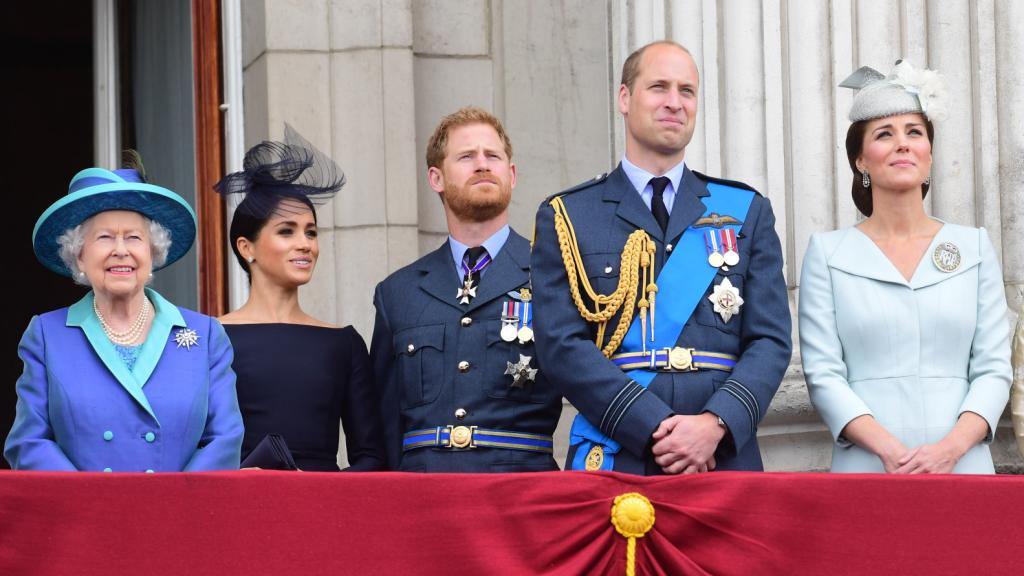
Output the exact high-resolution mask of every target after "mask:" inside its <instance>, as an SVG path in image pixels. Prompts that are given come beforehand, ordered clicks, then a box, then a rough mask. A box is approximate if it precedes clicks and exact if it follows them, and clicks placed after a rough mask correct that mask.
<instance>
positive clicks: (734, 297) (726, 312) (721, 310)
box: [708, 278, 743, 322]
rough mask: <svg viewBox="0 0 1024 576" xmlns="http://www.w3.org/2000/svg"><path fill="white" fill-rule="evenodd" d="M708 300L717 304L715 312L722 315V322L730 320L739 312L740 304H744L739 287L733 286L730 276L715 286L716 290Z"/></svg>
mask: <svg viewBox="0 0 1024 576" xmlns="http://www.w3.org/2000/svg"><path fill="white" fill-rule="evenodd" d="M708 300H710V301H711V303H712V304H714V305H715V312H716V313H718V314H719V315H720V316H721V317H722V322H728V321H729V320H730V319H731V318H732V317H733V315H735V314H738V313H739V311H740V306H742V305H743V297H742V296H740V291H739V289H738V288H736V287H735V286H733V285H732V282H729V279H728V278H725V279H723V280H722V283H721V284H718V285H717V286H715V291H714V293H713V294H711V296H708Z"/></svg>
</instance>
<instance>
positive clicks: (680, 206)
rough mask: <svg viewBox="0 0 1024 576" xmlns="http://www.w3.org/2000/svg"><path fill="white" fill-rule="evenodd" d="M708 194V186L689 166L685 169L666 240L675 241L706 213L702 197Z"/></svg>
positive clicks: (677, 191)
mask: <svg viewBox="0 0 1024 576" xmlns="http://www.w3.org/2000/svg"><path fill="white" fill-rule="evenodd" d="M707 195H708V188H707V186H706V185H705V184H704V182H703V181H702V180H701V179H700V178H697V177H696V176H695V175H694V174H693V172H690V169H689V168H687V169H685V170H683V177H682V178H681V179H680V180H679V189H678V190H676V199H675V202H674V203H673V204H672V214H670V215H669V219H668V230H667V232H666V234H665V239H666V242H673V241H675V239H676V238H679V236H680V235H681V234H682V233H683V232H684V231H686V229H687V228H688V227H689V226H690V225H691V224H693V223H694V222H696V221H697V219H698V218H700V217H701V216H703V215H704V212H706V211H707V209H706V208H705V206H704V203H703V202H701V200H700V199H701V198H704V197H705V196H707ZM652 218H653V216H652Z"/></svg>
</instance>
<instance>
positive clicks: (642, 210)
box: [604, 165, 678, 242]
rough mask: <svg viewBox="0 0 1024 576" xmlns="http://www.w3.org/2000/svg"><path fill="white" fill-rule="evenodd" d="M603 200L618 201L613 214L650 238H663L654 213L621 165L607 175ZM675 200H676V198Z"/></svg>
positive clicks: (661, 239) (660, 239)
mask: <svg viewBox="0 0 1024 576" xmlns="http://www.w3.org/2000/svg"><path fill="white" fill-rule="evenodd" d="M604 201H605V202H617V203H618V205H619V208H618V210H616V212H615V215H616V216H618V217H619V218H622V219H623V220H625V221H626V222H629V223H630V224H632V225H633V226H634V227H636V228H640V229H642V230H644V231H645V232H647V233H648V234H649V235H650V236H651V238H654V239H656V240H659V241H662V242H663V241H664V240H665V233H664V232H662V231H661V226H658V221H657V220H655V219H654V214H651V209H650V208H648V207H647V205H646V204H644V201H643V199H642V198H641V197H640V193H639V192H637V191H636V188H633V183H632V182H630V181H629V178H627V177H626V173H625V172H623V171H622V166H621V165H620V166H618V167H617V168H615V170H612V173H611V174H609V175H608V180H607V183H606V185H605V187H604ZM676 201H677V202H678V200H676Z"/></svg>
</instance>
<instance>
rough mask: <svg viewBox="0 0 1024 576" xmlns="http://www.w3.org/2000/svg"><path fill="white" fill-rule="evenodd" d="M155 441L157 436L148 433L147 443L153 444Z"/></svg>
mask: <svg viewBox="0 0 1024 576" xmlns="http://www.w3.org/2000/svg"><path fill="white" fill-rule="evenodd" d="M153 440H156V434H153V433H152V432H146V442H152V441H153Z"/></svg>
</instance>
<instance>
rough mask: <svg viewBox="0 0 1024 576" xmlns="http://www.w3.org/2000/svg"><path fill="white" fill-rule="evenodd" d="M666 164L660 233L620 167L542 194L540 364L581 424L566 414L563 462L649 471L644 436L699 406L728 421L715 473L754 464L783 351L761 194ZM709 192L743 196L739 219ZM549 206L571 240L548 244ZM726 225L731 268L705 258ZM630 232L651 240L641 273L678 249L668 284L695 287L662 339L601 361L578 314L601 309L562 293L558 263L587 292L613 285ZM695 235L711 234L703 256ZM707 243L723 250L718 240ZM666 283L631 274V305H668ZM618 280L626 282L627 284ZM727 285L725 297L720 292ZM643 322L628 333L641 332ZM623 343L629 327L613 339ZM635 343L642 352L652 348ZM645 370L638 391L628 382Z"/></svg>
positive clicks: (773, 252) (611, 324)
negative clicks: (569, 424)
mask: <svg viewBox="0 0 1024 576" xmlns="http://www.w3.org/2000/svg"><path fill="white" fill-rule="evenodd" d="M677 169H681V174H679V173H677V175H676V178H677V179H678V180H677V182H676V185H675V186H673V189H674V190H675V197H674V201H673V205H672V206H670V207H669V208H670V210H671V212H670V216H669V218H668V222H667V226H666V228H665V231H664V232H663V231H662V228H661V227H660V226H659V225H658V223H657V221H656V220H655V217H654V215H653V214H652V212H651V209H650V208H649V207H648V206H646V205H645V203H644V199H642V198H641V195H640V194H639V193H638V192H637V188H638V187H640V186H634V184H633V183H632V182H631V181H630V179H629V177H627V174H626V172H625V171H624V169H623V166H621V165H620V166H619V167H618V168H616V169H615V170H614V171H612V172H611V173H610V174H607V175H602V176H599V177H597V178H596V179H594V180H592V181H590V182H587V183H584V184H582V185H579V186H577V187H575V188H572V189H570V190H567V191H565V192H563V193H561V194H558V195H556V196H554V197H552V198H550V199H548V201H545V203H544V204H543V205H542V206H541V207H540V210H539V212H538V215H537V227H536V235H537V237H536V241H535V244H534V252H533V260H532V270H533V272H532V275H533V287H534V293H535V298H536V308H537V310H536V322H535V325H536V334H537V341H538V343H537V345H538V352H539V354H540V361H541V363H540V365H541V369H542V370H543V371H545V372H546V373H547V376H548V378H549V379H551V380H552V381H553V382H555V383H556V385H557V386H558V388H559V389H560V391H561V392H562V393H563V394H564V395H565V396H566V398H568V399H569V401H570V402H572V403H573V405H575V406H576V407H577V408H578V409H579V411H580V413H581V416H583V417H585V419H586V422H589V423H590V424H589V425H588V426H586V427H581V429H578V428H577V425H576V424H579V423H580V422H577V423H574V427H573V433H572V438H571V441H570V452H569V457H568V461H567V465H566V467H567V468H570V467H571V468H576V469H579V468H586V469H614V470H617V471H624V472H629V473H634V474H660V473H661V467H660V466H658V465H657V464H656V463H655V462H654V459H653V456H652V454H651V446H652V443H653V441H652V439H651V435H652V434H653V433H654V431H655V430H656V429H657V427H658V425H659V424H660V423H661V422H662V421H663V420H665V419H666V418H668V417H669V416H672V415H674V414H684V415H686V414H690V415H692V414H700V413H702V412H705V411H708V412H711V413H713V414H716V415H717V416H718V417H719V418H720V424H722V425H724V426H726V427H727V430H728V431H727V433H726V434H725V436H724V437H723V439H722V441H721V442H720V443H719V445H718V448H717V450H716V452H715V460H716V462H717V468H716V469H718V470H761V469H762V464H761V455H760V451H759V449H758V445H757V438H756V434H757V425H758V423H759V422H760V420H761V418H762V417H763V416H764V414H765V411H766V410H767V409H768V405H769V403H770V401H771V399H772V396H773V395H774V394H775V391H776V389H777V388H778V386H779V383H780V382H781V380H782V377H783V375H784V373H785V371H786V368H787V366H788V364H789V359H790V353H791V342H790V330H791V326H790V314H789V308H788V303H787V295H786V285H785V282H784V280H783V277H782V251H781V247H780V244H779V239H778V236H777V235H776V233H775V229H774V225H775V217H774V215H773V213H772V209H771V205H770V204H769V202H768V200H767V199H765V198H764V197H762V196H761V195H760V194H757V193H756V192H755V191H753V189H751V188H749V187H747V186H746V185H744V184H740V183H737V182H729V181H724V180H718V179H714V178H710V177H707V176H704V175H702V174H698V173H695V172H691V171H690V170H689V169H687V168H685V166H682V165H680V166H678V167H677ZM641 186H642V185H641ZM712 188H713V189H714V190H715V194H714V196H715V198H716V199H717V200H720V201H726V202H731V201H732V200H734V199H735V198H740V197H745V198H746V202H747V204H745V207H744V210H745V213H744V214H743V216H742V217H741V218H737V217H735V216H736V215H735V214H730V213H729V212H728V211H725V212H717V213H712V212H710V211H709V208H708V206H706V204H708V203H709V201H710V200H711V192H710V190H711V189H712ZM647 190H650V188H649V187H648V188H647ZM744 195H746V196H744ZM556 204H558V205H559V208H558V210H559V211H560V212H561V215H560V216H559V218H562V217H564V218H565V219H567V220H568V221H569V222H571V230H572V235H571V236H570V237H568V240H569V242H565V241H563V242H560V241H559V234H558V233H556V229H555V220H556V207H555V205H556ZM727 229H731V231H732V236H731V238H732V239H733V240H734V242H735V244H734V245H733V246H734V247H735V249H736V250H735V251H736V252H737V254H735V255H733V256H734V257H735V256H738V260H736V259H735V258H732V259H730V261H731V262H733V264H732V265H723V264H722V262H721V259H719V260H718V261H715V262H714V263H715V264H716V266H712V264H711V263H710V262H711V261H712V259H711V258H710V257H709V254H711V247H710V238H711V237H713V238H715V240H716V241H717V240H722V239H725V238H727V236H726V235H725V231H726V230H727ZM638 230H642V231H644V232H646V234H647V236H648V237H649V245H648V248H649V250H650V252H649V253H650V254H651V255H652V256H653V264H654V267H653V270H651V271H650V272H648V273H649V274H651V275H652V277H653V276H654V275H658V274H660V273H661V271H662V269H663V268H664V267H665V266H666V265H667V263H668V262H671V259H670V257H671V258H679V259H680V260H677V261H676V263H674V265H673V266H674V267H675V268H674V269H672V270H671V272H669V274H670V275H671V276H672V277H673V279H674V280H677V281H684V282H686V281H689V276H691V275H699V274H703V275H704V277H705V278H706V284H704V283H700V284H699V285H696V286H695V287H694V288H692V291H693V294H692V298H691V300H692V305H693V306H695V307H694V308H692V313H689V312H687V313H685V314H682V315H681V318H680V319H679V321H678V330H675V331H673V332H671V336H670V337H668V338H666V337H665V335H663V336H662V337H661V338H660V339H656V340H655V341H653V342H645V343H644V344H643V345H636V346H634V347H633V348H632V349H633V350H634V352H633V353H632V354H631V355H628V356H632V358H626V359H623V358H619V359H616V356H615V355H612V356H611V359H609V358H607V357H606V356H605V355H603V354H602V351H601V350H600V349H599V348H598V347H597V346H595V338H596V337H597V335H598V330H597V328H596V324H595V323H594V322H590V321H587V320H585V319H584V318H583V317H582V313H581V311H580V308H583V309H585V310H588V311H594V310H595V309H596V308H600V307H599V306H598V307H595V305H594V302H593V300H592V297H588V295H587V294H585V293H583V292H580V291H578V290H571V289H570V285H569V275H568V273H567V266H566V261H570V262H572V261H573V260H575V261H577V262H579V263H581V264H582V268H584V270H578V267H579V266H576V265H572V264H570V266H571V267H572V268H573V271H574V276H577V277H578V278H579V282H577V283H576V284H577V286H579V285H580V284H582V283H583V282H584V281H586V282H589V284H590V286H591V287H592V289H593V291H594V292H595V293H596V294H598V295H608V294H612V293H614V292H615V291H616V288H617V287H619V280H620V272H621V273H622V274H626V277H627V278H629V277H630V272H632V271H631V270H620V268H621V266H622V264H623V258H622V256H623V251H624V246H625V245H626V243H627V239H628V238H629V237H630V236H631V235H633V234H634V233H635V232H636V231H638ZM688 230H691V231H690V232H689V233H688V235H687V236H686V237H685V239H686V240H687V241H686V242H684V241H683V240H684V238H683V235H684V232H687V231H688ZM709 231H713V232H709ZM705 234H708V235H709V236H708V239H709V244H708V247H707V252H705V251H704V250H705V242H704V241H703V238H704V237H705V236H704V235H705ZM694 235H696V236H694ZM564 236H565V234H564V229H563V237H564ZM695 237H697V238H701V240H700V245H699V246H697V245H695V244H694V243H693V242H692V240H693V238H695ZM573 251H575V252H573ZM716 251H717V253H718V254H721V247H716ZM573 253H574V254H575V256H577V257H578V258H575V259H574V258H573V257H572V256H571V255H570V254H573ZM667 280H668V278H666V277H665V276H657V285H658V289H657V291H651V290H650V286H649V281H648V282H645V281H644V277H643V273H640V274H638V279H637V284H638V286H637V288H636V292H635V294H636V298H635V300H634V302H637V303H638V304H637V305H638V306H639V303H640V301H641V300H644V302H643V304H645V305H646V304H649V303H650V302H648V301H655V299H654V298H652V296H656V305H657V307H658V308H661V307H672V306H674V305H676V304H678V302H677V300H678V299H680V298H681V296H680V294H679V293H673V291H672V290H669V289H668V288H666V286H668V285H670V284H671V282H666V281H667ZM627 284H629V282H625V283H624V287H626V288H629V286H626V285H627ZM573 292H576V293H577V294H579V296H574V295H573ZM725 293H731V295H732V296H733V297H732V298H730V299H729V300H728V301H726V300H719V299H718V296H719V295H720V294H725ZM737 302H740V303H739V304H738V305H737ZM623 308H625V306H623ZM652 308H653V306H652ZM637 310H638V312H637V313H636V315H637V316H639V315H640V314H639V308H638V309H637ZM622 314H623V311H622V310H621V309H620V310H618V312H617V313H616V314H615V315H614V316H613V317H612V318H611V319H610V320H609V321H608V322H607V324H606V329H605V330H604V331H603V332H604V334H603V336H604V340H605V341H608V340H609V338H611V337H612V336H613V334H614V332H615V328H616V326H617V323H618V321H619V319H620V318H621V316H622ZM660 314H661V313H658V318H659V321H660V319H661V318H662V316H661V315H660ZM652 316H653V315H652ZM648 320H649V318H645V319H644V324H643V326H635V325H634V326H633V327H632V328H631V331H635V333H636V334H641V333H644V334H646V333H647V332H648V330H650V331H651V332H653V331H654V328H652V327H650V326H649V325H647V322H648ZM634 324H636V320H634ZM640 328H643V330H642V331H641V330H640ZM631 333H632V332H631ZM628 339H629V335H627V336H626V340H624V342H627V341H628ZM637 342H639V341H637ZM602 344H603V343H602ZM624 347H625V346H624ZM621 352H622V350H621V349H619V350H617V351H616V354H620V353H621ZM643 352H653V357H652V355H643ZM680 354H681V356H680ZM677 359H678V360H680V361H679V362H676V360H677ZM645 364H646V367H645V366H643V365H645ZM627 367H630V368H631V370H639V372H631V371H627V370H626V368H627ZM638 367H639V368H638ZM630 374H637V375H636V376H631V375H630ZM644 374H646V382H647V386H646V387H644V386H643V385H641V384H639V383H638V380H642V379H643V378H641V376H643V375H644ZM588 429H589V431H588Z"/></svg>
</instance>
